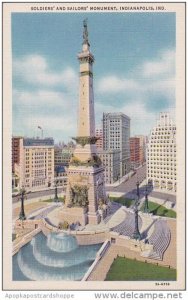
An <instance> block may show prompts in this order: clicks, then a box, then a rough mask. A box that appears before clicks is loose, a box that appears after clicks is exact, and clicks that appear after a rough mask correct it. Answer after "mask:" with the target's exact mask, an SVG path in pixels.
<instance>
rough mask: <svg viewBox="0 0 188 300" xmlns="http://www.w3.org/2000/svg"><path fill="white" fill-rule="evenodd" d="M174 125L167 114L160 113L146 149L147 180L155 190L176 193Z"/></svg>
mask: <svg viewBox="0 0 188 300" xmlns="http://www.w3.org/2000/svg"><path fill="white" fill-rule="evenodd" d="M176 163H177V162H176V125H175V124H174V122H173V121H172V119H171V118H170V115H169V113H160V118H159V120H158V121H157V125H156V126H155V127H154V128H153V130H152V131H151V135H150V137H149V143H148V147H147V180H148V182H151V183H152V184H153V186H154V188H156V189H162V190H170V191H174V192H176V189H177V188H176V183H177V180H176V178H177V176H176V175H177V173H176Z"/></svg>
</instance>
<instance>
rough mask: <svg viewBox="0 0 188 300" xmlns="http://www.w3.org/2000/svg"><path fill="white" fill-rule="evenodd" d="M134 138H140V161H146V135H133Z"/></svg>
mask: <svg viewBox="0 0 188 300" xmlns="http://www.w3.org/2000/svg"><path fill="white" fill-rule="evenodd" d="M135 137H136V138H139V140H140V149H139V155H140V163H141V164H143V163H144V162H145V161H146V144H147V136H145V135H135Z"/></svg>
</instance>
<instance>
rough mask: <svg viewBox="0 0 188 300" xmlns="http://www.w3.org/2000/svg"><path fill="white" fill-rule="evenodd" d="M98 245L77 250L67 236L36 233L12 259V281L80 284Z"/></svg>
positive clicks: (71, 238) (70, 237) (78, 247)
mask: <svg viewBox="0 0 188 300" xmlns="http://www.w3.org/2000/svg"><path fill="white" fill-rule="evenodd" d="M101 245H102V244H96V245H87V246H86V245H84V246H80V245H78V244H77V240H76V238H75V237H74V236H71V235H68V234H66V233H63V234H62V233H61V234H55V233H50V234H49V235H48V236H47V237H46V236H45V235H44V234H43V233H39V234H37V235H36V236H35V237H34V238H33V239H32V240H31V242H29V243H28V244H26V245H25V246H23V247H22V248H21V249H20V250H19V252H18V253H17V254H15V255H14V256H13V280H14V281H20V280H23V281H26V280H35V281H40V280H41V281H44V280H51V281H53V280H81V279H82V277H83V276H84V274H85V273H86V272H87V270H88V269H89V267H90V266H91V264H92V263H93V261H94V260H95V257H96V253H97V252H98V250H99V249H100V247H101Z"/></svg>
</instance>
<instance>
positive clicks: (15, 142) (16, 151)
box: [12, 136, 23, 190]
mask: <svg viewBox="0 0 188 300" xmlns="http://www.w3.org/2000/svg"><path fill="white" fill-rule="evenodd" d="M21 149H23V137H21V136H15V137H12V188H13V190H14V189H17V188H19V177H18V175H17V174H15V164H17V165H18V164H20V155H21V154H20V152H21Z"/></svg>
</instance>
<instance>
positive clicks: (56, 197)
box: [54, 182, 59, 202]
mask: <svg viewBox="0 0 188 300" xmlns="http://www.w3.org/2000/svg"><path fill="white" fill-rule="evenodd" d="M54 202H59V199H58V195H57V182H56V183H55V197H54Z"/></svg>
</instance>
